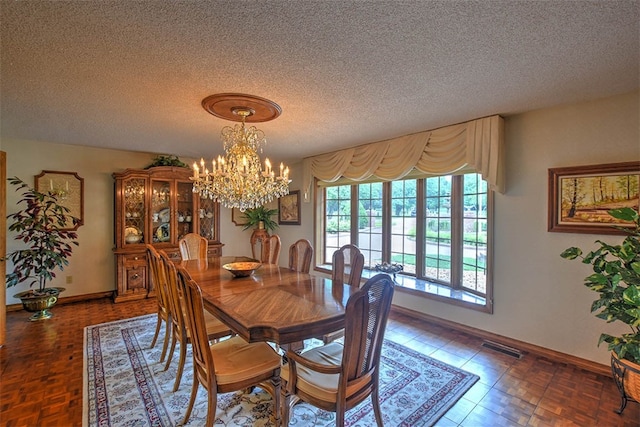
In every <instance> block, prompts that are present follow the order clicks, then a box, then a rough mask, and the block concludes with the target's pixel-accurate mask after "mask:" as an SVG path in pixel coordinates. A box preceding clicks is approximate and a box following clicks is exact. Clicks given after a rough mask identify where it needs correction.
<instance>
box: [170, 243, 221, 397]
mask: <svg viewBox="0 0 640 427" xmlns="http://www.w3.org/2000/svg"><path fill="white" fill-rule="evenodd" d="M159 253H160V259H161V260H162V264H163V266H164V270H165V273H166V276H167V285H168V286H167V288H168V289H169V297H170V301H171V313H172V326H173V331H172V333H173V334H172V339H171V348H170V349H169V356H168V357H167V363H166V364H165V366H164V370H165V371H166V370H167V369H169V366H170V365H171V359H172V358H173V352H174V350H175V348H176V343H177V342H179V343H180V356H179V358H178V371H177V372H176V379H175V383H174V385H173V391H176V390H178V387H180V381H181V380H182V371H183V370H184V362H185V360H186V358H187V345H188V344H190V343H191V342H192V338H191V334H190V330H189V328H187V325H186V319H185V316H186V314H185V313H186V311H187V309H188V306H186V305H185V299H184V295H183V294H182V292H181V290H180V289H178V286H177V282H178V275H177V272H176V267H175V264H174V263H173V262H171V260H170V259H169V257H168V256H167V254H166V253H165V252H164V251H160V252H159ZM203 316H204V318H205V323H204V327H205V331H206V334H207V336H208V338H209V339H210V340H216V339H218V338H222V337H225V336H228V335H231V334H232V333H233V332H232V331H231V330H230V329H229V327H228V326H227V325H225V324H224V323H222V322H221V321H220V320H218V319H217V318H216V317H214V316H213V315H212V314H210V313H209V312H207V313H206V314H204V315H203Z"/></svg>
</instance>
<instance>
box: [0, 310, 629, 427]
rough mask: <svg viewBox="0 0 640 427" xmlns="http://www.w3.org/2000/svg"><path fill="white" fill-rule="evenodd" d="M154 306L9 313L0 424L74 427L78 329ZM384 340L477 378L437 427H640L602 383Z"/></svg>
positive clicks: (397, 323)
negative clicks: (33, 317) (42, 315)
mask: <svg viewBox="0 0 640 427" xmlns="http://www.w3.org/2000/svg"><path fill="white" fill-rule="evenodd" d="M155 307H156V306H155V301H154V300H145V301H132V302H123V303H118V304H113V303H112V302H111V301H110V300H108V299H102V300H94V301H88V302H80V303H73V304H64V305H58V306H56V307H54V309H53V312H54V313H55V316H54V318H52V319H50V320H48V321H43V322H28V321H27V318H28V317H29V315H30V314H29V313H26V312H24V311H16V312H9V313H7V344H6V345H5V346H4V347H3V348H1V349H0V425H2V426H7V427H14V426H27V427H31V426H63V427H66V426H81V425H82V353H83V342H82V340H83V333H82V331H83V328H84V327H85V326H87V325H92V324H97V323H103V322H109V321H112V320H118V319H123V318H127V317H135V316H139V315H142V314H148V313H154V312H155ZM386 338H388V339H392V340H394V341H396V342H398V343H400V344H403V345H405V346H407V347H410V348H413V349H415V350H417V351H420V352H423V353H425V354H428V355H430V356H431V357H435V358H437V359H440V360H443V361H445V362H447V363H449V364H452V365H455V366H459V367H461V368H463V369H465V370H467V371H470V372H474V373H476V374H478V375H480V380H479V381H478V382H477V383H476V384H475V385H474V386H473V388H472V389H471V390H469V392H467V393H466V394H465V395H464V396H463V397H462V398H461V399H460V400H459V401H458V403H457V404H456V405H455V406H454V407H453V408H451V409H450V410H449V411H448V412H447V413H446V414H445V416H444V417H443V418H441V419H440V421H439V422H438V424H437V426H442V427H450V426H461V427H462V426H464V427H483V426H491V427H495V426H501V427H502V426H536V427H542V426H563V427H564V426H580V427H588V426H594V427H595V426H598V427H601V426H611V427H614V426H615V427H638V426H640V404H638V403H633V402H630V403H629V404H628V405H627V408H626V410H625V412H624V413H623V415H622V416H620V415H617V414H616V413H615V412H613V411H614V409H617V408H618V405H619V403H620V402H619V396H618V391H617V389H616V388H615V385H614V383H613V380H612V379H611V378H609V377H605V376H602V375H598V374H594V373H591V372H588V371H585V370H581V369H578V368H576V367H574V366H571V365H566V364H563V363H558V362H554V361H550V360H546V359H543V358H538V357H535V356H533V355H525V356H524V357H523V358H522V359H515V358H512V357H510V356H507V355H504V354H502V353H498V352H495V351H493V350H489V349H485V348H483V347H481V346H480V344H481V340H480V339H478V338H476V337H473V336H471V335H468V334H465V333H461V332H458V331H454V330H450V329H447V328H444V327H441V326H438V325H433V324H430V323H426V322H425V321H423V320H417V319H414V318H411V317H409V316H406V315H405V314H397V313H392V315H391V318H390V320H389V325H388V327H387V333H386Z"/></svg>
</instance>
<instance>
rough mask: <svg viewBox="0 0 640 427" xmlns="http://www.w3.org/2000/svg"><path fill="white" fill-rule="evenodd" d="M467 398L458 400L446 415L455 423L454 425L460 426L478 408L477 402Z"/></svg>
mask: <svg viewBox="0 0 640 427" xmlns="http://www.w3.org/2000/svg"><path fill="white" fill-rule="evenodd" d="M465 397H466V396H465ZM465 397H463V398H461V399H460V400H458V401H457V402H456V404H455V405H453V407H451V409H449V410H448V411H447V413H446V414H445V416H446V417H447V418H448V419H449V420H450V421H453V422H455V424H454V425H458V424H460V423H461V422H462V421H463V420H464V419H465V418H467V416H468V415H469V414H470V413H471V411H473V409H474V408H475V407H476V403H475V402H472V401H470V400H468V399H466V398H465Z"/></svg>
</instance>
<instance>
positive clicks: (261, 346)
mask: <svg viewBox="0 0 640 427" xmlns="http://www.w3.org/2000/svg"><path fill="white" fill-rule="evenodd" d="M210 348H211V354H212V355H213V361H214V362H213V363H214V365H215V369H216V379H217V381H218V383H219V384H228V383H235V382H239V381H244V380H246V379H249V378H252V377H255V376H257V375H260V374H262V373H265V372H269V371H272V370H274V369H277V368H279V367H280V356H279V355H278V354H277V353H276V352H275V351H274V350H273V349H272V348H271V347H270V346H269V345H268V344H267V343H263V342H257V343H248V342H246V341H245V340H243V339H242V338H240V337H238V336H235V337H231V338H229V339H227V340H224V341H220V342H217V343H215V344H212V345H211V347H210Z"/></svg>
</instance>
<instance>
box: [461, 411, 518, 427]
mask: <svg viewBox="0 0 640 427" xmlns="http://www.w3.org/2000/svg"><path fill="white" fill-rule="evenodd" d="M525 425H526V424H519V423H517V422H515V421H513V420H511V419H509V418H506V417H504V416H502V415H500V414H497V413H495V412H493V411H491V410H490V409H488V408H484V407H482V406H476V407H475V408H473V411H471V413H470V414H469V415H468V416H467V418H465V419H464V420H463V421H462V423H460V427H518V426H525Z"/></svg>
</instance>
